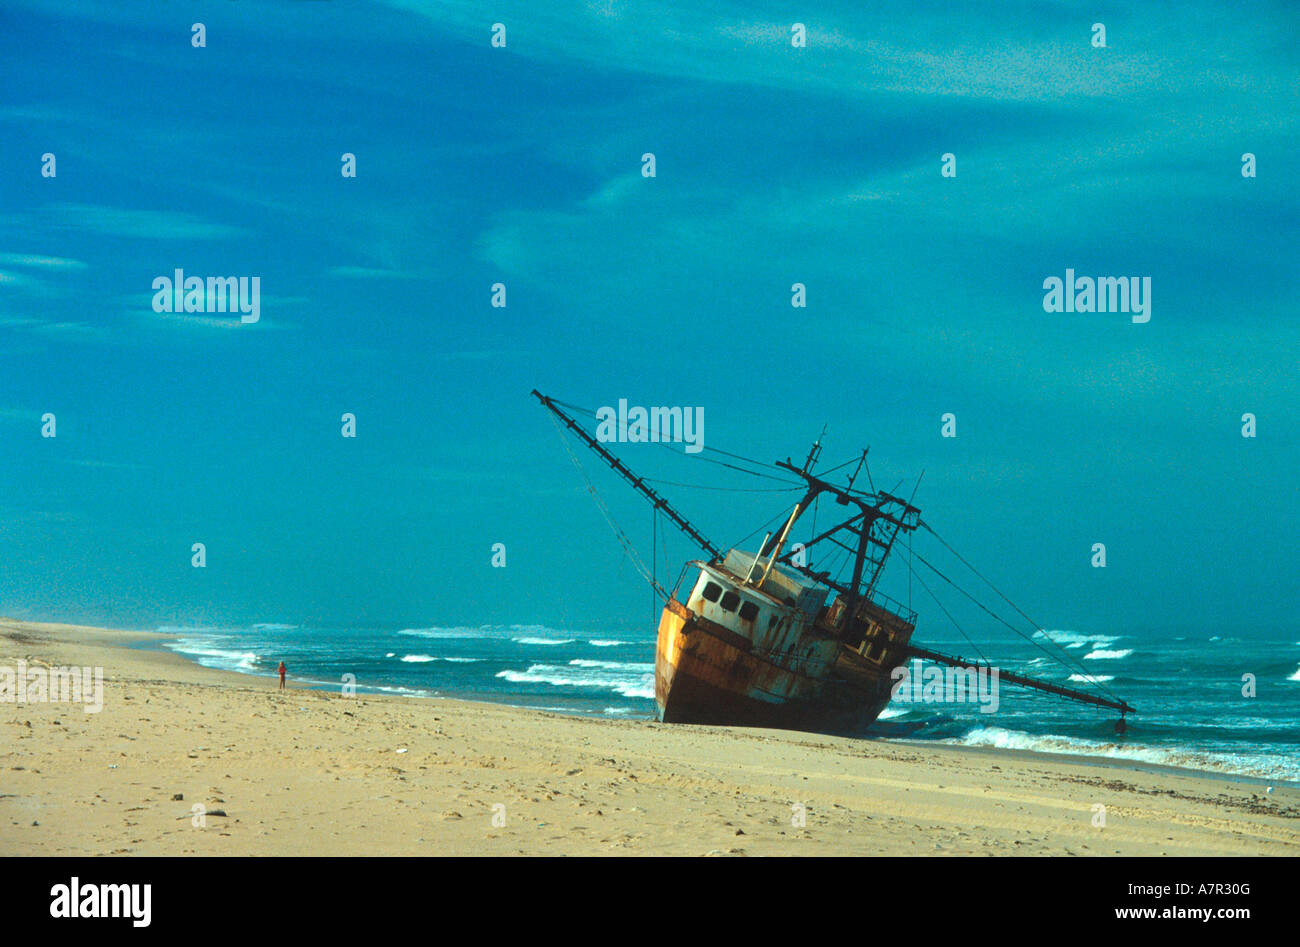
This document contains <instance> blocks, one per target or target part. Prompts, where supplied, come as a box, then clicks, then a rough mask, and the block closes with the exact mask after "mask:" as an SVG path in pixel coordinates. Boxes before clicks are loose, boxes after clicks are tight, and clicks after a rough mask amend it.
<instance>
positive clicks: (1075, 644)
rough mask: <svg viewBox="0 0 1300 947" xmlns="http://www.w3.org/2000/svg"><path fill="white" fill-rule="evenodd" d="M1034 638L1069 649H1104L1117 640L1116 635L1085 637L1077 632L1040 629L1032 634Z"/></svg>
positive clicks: (1085, 635)
mask: <svg viewBox="0 0 1300 947" xmlns="http://www.w3.org/2000/svg"><path fill="white" fill-rule="evenodd" d="M1034 637H1035V638H1046V639H1048V640H1049V641H1055V642H1056V643H1057V644H1058V645H1062V646H1064V647H1066V648H1071V649H1077V648H1104V647H1105V646H1106V645H1112V644H1114V643H1115V642H1116V641H1118V640H1119V636H1118V635H1087V634H1084V633H1082V632H1079V631H1065V630H1063V629H1059V628H1058V629H1053V630H1048V629H1044V628H1040V629H1039V630H1038V631H1036V632H1034Z"/></svg>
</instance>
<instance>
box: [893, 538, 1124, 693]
mask: <svg viewBox="0 0 1300 947" xmlns="http://www.w3.org/2000/svg"><path fill="white" fill-rule="evenodd" d="M931 532H932V533H933V530H931ZM916 560H917V561H918V562H920V563H921V564H922V565H923V566H925V567H926V568H927V569H929V570H930V571H931V572H933V573H934V574H935V575H937V576H938V577H939V578H941V579H943V580H944V581H945V582H947V583H948V584H949V585H951V586H952V587H953V588H954V589H956V590H957V591H958V592H960V593H961V594H962V595H964V596H966V597H967V598H968V599H970V600H971V601H972V602H974V603H975V605H976V606H978V607H979V608H980V609H981V610H982V611H984V612H985V613H987V614H988V615H990V616H991V617H993V618H994V619H996V620H997V621H999V622H1001V623H1002V624H1003V625H1006V626H1007V627H1008V628H1010V629H1011V631H1012V632H1014V633H1015V634H1016V635H1018V636H1020V637H1021V638H1023V639H1025V641H1027V642H1029V643H1030V644H1032V645H1033V646H1034V647H1035V648H1037V649H1038V650H1040V651H1042V652H1043V653H1044V654H1046V655H1047V656H1048V657H1050V658H1051V659H1052V660H1053V661H1056V662H1057V663H1058V664H1064V663H1065V662H1063V661H1061V659H1060V658H1059V657H1058V656H1057V655H1055V654H1053V653H1052V652H1051V651H1049V650H1048V649H1047V648H1045V647H1043V645H1042V644H1041V643H1040V642H1039V641H1038V640H1037V639H1036V638H1034V637H1033V636H1030V635H1026V634H1025V633H1024V632H1023V631H1021V630H1020V629H1019V628H1017V627H1016V626H1015V625H1013V624H1011V623H1010V622H1009V621H1007V620H1006V619H1005V618H1003V617H1002V616H1001V615H999V614H997V612H995V611H993V610H992V609H990V608H989V607H988V606H987V605H985V604H984V603H983V602H981V601H980V600H979V599H977V598H976V597H975V596H973V595H971V594H970V593H969V592H967V591H966V590H965V589H963V588H962V587H961V586H960V585H958V584H957V583H956V582H954V581H953V580H952V579H950V578H948V576H946V575H944V574H943V573H942V572H940V571H939V570H938V569H937V568H935V567H934V566H933V565H931V564H930V563H929V562H928V561H927V560H926V559H925V557H924V556H922V555H920V554H919V553H917V554H916ZM1035 631H1037V629H1035ZM1047 640H1048V641H1051V640H1052V639H1051V638H1048V639H1047ZM1052 644H1056V642H1055V641H1052ZM1057 647H1058V648H1059V647H1060V645H1057ZM1066 658H1067V659H1068V658H1069V655H1066ZM1072 663H1073V664H1074V669H1075V670H1078V671H1079V672H1080V673H1081V674H1082V675H1083V677H1084V678H1085V679H1086V683H1088V684H1091V685H1092V686H1094V687H1096V688H1097V689H1098V690H1099V691H1101V692H1102V693H1103V694H1105V695H1106V696H1107V697H1110V698H1111V699H1112V700H1114V701H1116V702H1118V703H1123V701H1122V700H1121V699H1120V697H1119V696H1118V695H1116V694H1115V693H1114V692H1113V691H1112V690H1111V689H1110V688H1108V687H1106V686H1105V685H1104V684H1102V682H1101V681H1098V680H1097V679H1096V678H1094V677H1093V676H1092V675H1091V674H1090V673H1088V670H1087V668H1085V667H1083V666H1082V665H1080V664H1078V663H1077V662H1072ZM1067 666H1068V665H1067Z"/></svg>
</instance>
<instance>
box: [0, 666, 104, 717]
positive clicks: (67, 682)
mask: <svg viewBox="0 0 1300 947" xmlns="http://www.w3.org/2000/svg"><path fill="white" fill-rule="evenodd" d="M45 703H63V704H84V705H85V706H84V707H83V708H82V709H83V710H84V711H85V712H86V713H88V714H97V713H99V712H100V711H101V710H103V709H104V669H103V668H102V667H97V668H88V667H28V666H27V662H26V661H19V662H18V664H17V666H16V667H9V666H7V665H0V704H45Z"/></svg>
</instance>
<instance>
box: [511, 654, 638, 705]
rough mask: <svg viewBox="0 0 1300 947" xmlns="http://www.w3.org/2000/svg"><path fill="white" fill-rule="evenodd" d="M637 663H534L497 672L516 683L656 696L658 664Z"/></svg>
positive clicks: (635, 695) (632, 695) (630, 695)
mask: <svg viewBox="0 0 1300 947" xmlns="http://www.w3.org/2000/svg"><path fill="white" fill-rule="evenodd" d="M610 663H617V662H610ZM636 667H639V666H637V665H631V666H627V667H625V668H624V669H621V670H620V669H614V668H603V667H594V668H590V667H582V666H576V667H574V666H564V665H558V664H534V665H531V666H530V667H529V668H528V670H526V671H515V670H511V669H506V670H504V671H498V672H497V674H496V676H497V677H499V678H501V679H503V680H507V681H511V682H512V683H515V684H549V685H550V686H552V687H578V688H591V689H596V690H612V691H614V692H616V693H618V694H622V695H623V696H624V697H642V698H653V697H654V695H655V690H654V665H645V666H644V667H647V668H649V670H634V669H633V668H636Z"/></svg>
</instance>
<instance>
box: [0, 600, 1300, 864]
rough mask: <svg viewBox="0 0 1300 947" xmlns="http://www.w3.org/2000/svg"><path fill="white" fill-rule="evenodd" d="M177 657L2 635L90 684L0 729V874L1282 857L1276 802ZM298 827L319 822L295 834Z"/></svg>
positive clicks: (161, 651)
mask: <svg viewBox="0 0 1300 947" xmlns="http://www.w3.org/2000/svg"><path fill="white" fill-rule="evenodd" d="M175 637H176V636H174V635H171V634H169V633H165V632H142V631H131V630H111V629H103V628H91V627H85V626H74V625H60V624H44V623H41V624H38V623H31V622H17V621H14V620H10V619H0V664H5V663H12V662H13V661H15V660H18V659H29V660H30V659H34V660H36V661H37V662H44V663H46V664H50V665H55V666H102V667H104V669H105V674H104V690H105V698H104V707H103V711H102V712H100V713H98V714H94V713H85V712H84V711H83V709H81V708H75V707H70V706H68V705H59V704H55V703H50V704H22V705H15V704H12V703H10V704H0V726H4V727H5V729H6V731H7V733H8V734H10V735H14V734H16V735H17V738H16V739H11V740H6V741H5V744H6V745H5V746H4V749H3V750H0V773H3V777H4V778H3V781H2V782H0V855H3V854H19V853H25V854H74V853H75V854H80V853H99V854H110V853H119V854H125V853H132V854H134V853H140V854H179V853H183V852H193V853H197V854H290V853H294V854H335V853H339V852H338V850H337V848H336V846H337V845H340V844H343V845H348V846H351V847H352V848H353V849H359V850H360V851H364V852H365V853H373V854H399V853H401V854H419V853H438V854H493V853H502V854H608V853H635V854H698V855H706V854H777V855H780V854H827V855H834V854H937V853H952V854H992V853H1013V854H1020V853H1033V854H1121V855H1129V854H1133V855H1141V854H1166V853H1168V854H1243V855H1244V854H1278V855H1285V854H1291V855H1295V854H1300V785H1297V784H1294V783H1278V782H1271V783H1270V782H1269V781H1268V780H1261V779H1259V778H1257V777H1250V776H1235V775H1233V774H1228V773H1221V772H1207V771H1200V770H1190V769H1184V768H1180V767H1174V766H1167V765H1163V764H1157V763H1145V762H1143V761H1134V760H1128V759H1124V758H1116V757H1099V756H1084V755H1077V756H1076V755H1070V754H1054V753H1040V752H1035V751H1029V750H1011V749H1001V748H994V747H981V746H962V745H957V744H943V743H937V742H931V741H918V740H908V739H899V738H896V739H888V738H879V739H871V740H864V739H861V738H849V737H831V736H824V735H820V734H805V733H795V732H789V731H768V730H749V729H745V728H729V727H685V726H671V725H664V724H659V723H656V722H654V721H647V720H638V719H626V718H625V719H622V720H620V719H617V718H611V717H597V716H583V715H571V714H561V713H558V712H555V711H543V710H533V709H529V708H524V707H518V706H513V705H504V704H496V703H489V702H486V701H474V700H462V699H459V698H451V697H436V698H433V699H419V700H412V699H411V698H410V697H408V696H398V695H387V694H369V693H365V694H362V693H358V694H357V695H356V696H352V697H345V696H343V695H342V694H340V693H336V692H333V691H328V690H324V689H318V688H312V687H306V688H304V687H298V688H293V687H291V688H290V689H289V690H287V691H286V692H284V693H283V694H282V693H280V692H279V691H278V689H277V685H278V681H277V680H276V679H275V677H274V676H270V677H264V676H262V675H258V674H249V673H241V672H238V671H232V670H224V669H216V668H207V667H204V666H202V665H200V664H198V663H197V662H195V661H193V660H191V659H189V658H186V657H183V656H181V655H180V654H177V653H175V652H172V651H170V650H168V649H166V648H165V647H162V646H160V645H159V646H156V647H154V646H150V645H157V644H158V643H160V642H162V641H166V640H168V639H173V638H175ZM127 645H132V646H129V647H128V646H127ZM141 645H143V646H141ZM15 707H21V708H22V709H21V710H20V711H17V712H15V711H14V710H13V709H12V708H15ZM250 721H256V722H254V723H250ZM10 728H14V729H10ZM217 746H220V747H222V748H221V749H220V750H216V749H214V747H217ZM182 751H184V752H182ZM123 770H126V771H127V772H126V773H124V772H123ZM125 775H133V776H134V777H135V778H134V779H124V778H123V777H124V776H125ZM182 784H183V785H182ZM1268 785H1272V786H1273V787H1274V790H1273V791H1272V792H1266V791H1265V787H1266V786H1268ZM204 787H206V788H204ZM178 795H179V796H181V797H182V798H181V799H175V798H173V797H174V796H178ZM194 802H197V803H198V804H200V805H203V806H205V807H207V808H206V810H205V811H209V812H212V813H213V814H212V815H211V816H207V817H206V825H205V826H203V827H197V826H193V825H191V822H192V818H191V816H190V812H191V807H192V805H193V803H194ZM128 803H129V804H128ZM104 806H106V807H107V808H101V807H104ZM1097 806H1104V807H1105V819H1106V824H1105V825H1104V826H1098V825H1096V824H1094V823H1095V822H1096V821H1097V818H1098V814H1097V809H1096V808H1095V807H1097ZM800 807H802V808H800ZM218 810H219V811H222V812H229V815H221V816H218V815H216V812H217V811H218ZM110 813H111V815H110ZM304 813H315V815H314V816H313V817H312V818H311V820H310V824H309V826H308V827H304V823H303V817H304V816H303V814H304ZM28 816H30V817H28ZM105 816H109V817H108V818H105ZM801 820H802V824H800V823H801ZM501 821H504V824H496V823H497V822H501ZM33 823H36V824H33ZM413 826H419V828H418V829H417V830H414V831H412V828H413ZM358 853H360V852H358Z"/></svg>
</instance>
